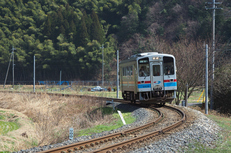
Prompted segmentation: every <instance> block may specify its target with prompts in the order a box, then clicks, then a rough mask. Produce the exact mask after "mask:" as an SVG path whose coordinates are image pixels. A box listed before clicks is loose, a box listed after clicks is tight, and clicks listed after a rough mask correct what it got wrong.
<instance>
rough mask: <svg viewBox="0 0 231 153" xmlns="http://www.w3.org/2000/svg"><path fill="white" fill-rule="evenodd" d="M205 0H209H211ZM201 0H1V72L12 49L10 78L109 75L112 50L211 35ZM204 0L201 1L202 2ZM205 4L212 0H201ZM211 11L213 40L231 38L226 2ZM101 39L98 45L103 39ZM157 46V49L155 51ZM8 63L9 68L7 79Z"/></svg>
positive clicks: (145, 47) (122, 53)
mask: <svg viewBox="0 0 231 153" xmlns="http://www.w3.org/2000/svg"><path fill="white" fill-rule="evenodd" d="M211 1H212V0H211ZM205 2H207V1H205V0H200V1H198V0H1V1H0V26H1V29H0V38H1V39H0V63H1V66H0V71H1V74H0V78H1V79H0V80H1V81H3V80H4V78H5V74H6V71H7V67H8V63H9V59H10V53H11V49H12V47H13V46H14V48H16V51H15V56H14V57H15V80H18V81H29V80H32V78H33V73H32V72H33V56H34V55H35V57H36V80H59V72H60V71H62V75H63V76H62V79H64V80H79V79H81V80H91V79H98V78H100V77H101V67H102V50H103V51H104V60H105V61H104V62H105V80H109V79H113V78H114V77H115V75H113V74H114V73H113V71H115V65H116V63H115V55H116V54H115V52H116V50H120V57H121V59H124V58H127V57H128V56H130V55H131V54H134V53H137V52H144V51H158V47H157V40H162V41H165V42H168V43H169V44H170V45H171V43H177V42H178V41H180V40H182V39H187V40H188V41H202V40H211V35H212V32H211V31H212V11H211V10H206V9H205ZM207 5H208V4H207ZM208 7H211V6H209V5H208ZM219 7H222V8H223V10H217V11H216V35H217V40H218V41H219V43H221V44H222V43H223V44H225V43H227V42H229V39H230V38H231V12H230V10H231V3H230V2H229V0H223V3H222V5H219ZM102 45H103V47H102ZM159 52H162V51H159ZM10 77H11V71H10V72H9V79H10Z"/></svg>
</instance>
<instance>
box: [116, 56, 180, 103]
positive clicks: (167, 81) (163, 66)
mask: <svg viewBox="0 0 231 153" xmlns="http://www.w3.org/2000/svg"><path fill="white" fill-rule="evenodd" d="M120 88H121V91H122V97H123V98H124V99H125V100H131V101H132V102H135V101H136V100H139V101H147V100H154V99H161V98H162V99H163V98H164V99H170V100H173V99H174V98H175V96H176V90H177V79H176V63H175V57H174V56H173V55H170V54H160V53H157V52H147V53H140V54H136V55H132V56H131V57H130V58H129V59H127V60H124V61H121V62H120ZM156 102H158V101H156Z"/></svg>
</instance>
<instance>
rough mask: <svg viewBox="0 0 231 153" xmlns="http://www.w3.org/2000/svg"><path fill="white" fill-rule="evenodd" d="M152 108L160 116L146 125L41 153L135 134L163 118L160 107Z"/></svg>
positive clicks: (86, 145)
mask: <svg viewBox="0 0 231 153" xmlns="http://www.w3.org/2000/svg"><path fill="white" fill-rule="evenodd" d="M151 109H153V110H155V111H156V112H157V114H158V118H157V119H156V120H155V121H151V122H149V123H147V124H145V125H142V126H139V127H136V128H132V129H129V130H125V131H123V132H118V133H114V134H110V135H107V136H103V137H99V138H94V139H91V140H87V141H83V142H78V143H75V144H71V145H66V146H63V147H58V148H54V149H50V150H46V151H42V152H41V153H60V152H70V151H77V150H82V149H84V148H90V147H94V146H95V145H98V144H102V143H104V142H108V141H112V140H115V139H116V138H119V137H123V136H127V135H129V134H133V133H135V132H138V131H140V130H142V129H145V128H148V127H150V126H153V125H155V124H156V123H158V122H159V121H160V120H162V118H163V113H161V112H160V111H159V110H158V109H155V108H151Z"/></svg>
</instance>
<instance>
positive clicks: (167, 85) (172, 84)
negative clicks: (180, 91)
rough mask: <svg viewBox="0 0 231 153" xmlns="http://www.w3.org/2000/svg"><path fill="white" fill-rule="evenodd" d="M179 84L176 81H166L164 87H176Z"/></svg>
mask: <svg viewBox="0 0 231 153" xmlns="http://www.w3.org/2000/svg"><path fill="white" fill-rule="evenodd" d="M175 86H177V83H176V82H166V83H164V87H175Z"/></svg>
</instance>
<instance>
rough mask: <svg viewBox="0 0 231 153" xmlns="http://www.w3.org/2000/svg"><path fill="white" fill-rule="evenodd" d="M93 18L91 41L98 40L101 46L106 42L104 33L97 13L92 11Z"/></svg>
mask: <svg viewBox="0 0 231 153" xmlns="http://www.w3.org/2000/svg"><path fill="white" fill-rule="evenodd" d="M91 18H92V24H91V39H92V40H97V41H98V42H99V43H100V44H102V43H103V40H104V32H103V29H102V27H101V24H100V23H99V19H98V15H97V14H96V13H95V11H92V14H91Z"/></svg>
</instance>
